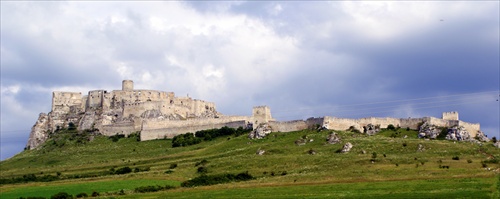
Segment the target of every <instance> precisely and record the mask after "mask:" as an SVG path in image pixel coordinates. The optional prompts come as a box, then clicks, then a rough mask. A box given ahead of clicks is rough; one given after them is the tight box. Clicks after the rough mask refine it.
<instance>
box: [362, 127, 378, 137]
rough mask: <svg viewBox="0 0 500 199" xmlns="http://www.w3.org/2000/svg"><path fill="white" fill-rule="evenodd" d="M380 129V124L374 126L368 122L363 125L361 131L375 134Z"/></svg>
mask: <svg viewBox="0 0 500 199" xmlns="http://www.w3.org/2000/svg"><path fill="white" fill-rule="evenodd" d="M379 131H380V126H376V125H373V124H368V125H366V126H364V127H363V132H364V133H366V134H368V135H375V134H376V133H378V132H379Z"/></svg>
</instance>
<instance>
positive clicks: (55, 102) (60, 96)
mask: <svg viewBox="0 0 500 199" xmlns="http://www.w3.org/2000/svg"><path fill="white" fill-rule="evenodd" d="M84 106H85V103H83V101H82V93H79V92H59V91H54V92H52V111H53V112H65V113H69V112H71V111H73V112H81V111H83V108H84Z"/></svg>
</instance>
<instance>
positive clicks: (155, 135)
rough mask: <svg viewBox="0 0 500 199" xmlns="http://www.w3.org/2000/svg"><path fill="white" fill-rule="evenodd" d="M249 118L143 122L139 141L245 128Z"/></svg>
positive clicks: (228, 117) (234, 117)
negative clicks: (212, 130)
mask: <svg viewBox="0 0 500 199" xmlns="http://www.w3.org/2000/svg"><path fill="white" fill-rule="evenodd" d="M249 119H250V117H247V116H225V117H222V118H206V119H205V118H203V119H201V118H200V119H188V120H145V121H144V122H143V123H142V131H141V140H153V139H163V138H172V137H174V136H176V135H179V134H183V133H187V132H191V133H195V132H196V131H200V130H207V129H216V128H222V127H224V126H227V127H231V128H238V127H243V128H246V127H247V125H248V121H249Z"/></svg>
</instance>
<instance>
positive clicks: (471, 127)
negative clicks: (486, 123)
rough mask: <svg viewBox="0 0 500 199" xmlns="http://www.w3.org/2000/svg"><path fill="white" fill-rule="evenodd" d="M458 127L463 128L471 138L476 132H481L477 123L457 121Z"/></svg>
mask: <svg viewBox="0 0 500 199" xmlns="http://www.w3.org/2000/svg"><path fill="white" fill-rule="evenodd" d="M458 125H459V126H463V127H465V130H467V132H469V134H470V136H471V137H476V135H477V133H478V131H480V130H481V125H480V124H479V123H469V122H464V121H459V123H458Z"/></svg>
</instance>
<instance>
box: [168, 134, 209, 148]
mask: <svg viewBox="0 0 500 199" xmlns="http://www.w3.org/2000/svg"><path fill="white" fill-rule="evenodd" d="M201 141H202V140H201V138H198V137H194V134H193V133H186V134H181V135H176V136H175V137H174V138H173V140H172V147H180V146H189V145H194V144H198V143H200V142H201Z"/></svg>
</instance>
